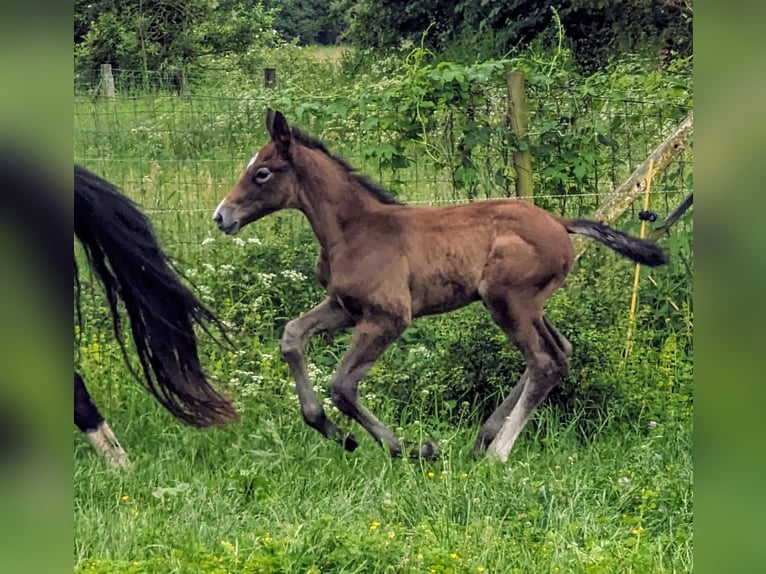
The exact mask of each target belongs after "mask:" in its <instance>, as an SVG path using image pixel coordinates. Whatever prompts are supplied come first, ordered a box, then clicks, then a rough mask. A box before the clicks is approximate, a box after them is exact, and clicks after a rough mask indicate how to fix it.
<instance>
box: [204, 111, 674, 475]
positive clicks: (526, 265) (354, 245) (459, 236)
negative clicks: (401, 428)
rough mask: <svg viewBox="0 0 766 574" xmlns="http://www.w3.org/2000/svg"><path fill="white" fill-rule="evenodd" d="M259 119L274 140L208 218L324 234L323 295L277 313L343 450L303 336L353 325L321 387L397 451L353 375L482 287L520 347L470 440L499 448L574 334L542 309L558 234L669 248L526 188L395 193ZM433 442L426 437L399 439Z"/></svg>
mask: <svg viewBox="0 0 766 574" xmlns="http://www.w3.org/2000/svg"><path fill="white" fill-rule="evenodd" d="M266 127H267V129H268V132H269V134H270V136H271V141H269V142H268V143H267V144H266V145H265V146H264V147H263V148H261V149H260V150H259V151H258V153H256V154H255V155H254V156H253V158H252V159H251V160H250V162H249V163H248V165H247V167H246V169H245V171H244V173H243V174H242V176H241V178H240V179H239V181H238V182H237V184H236V185H235V186H234V188H233V189H232V190H231V191H230V192H229V194H228V195H227V196H226V197H225V198H224V199H223V201H221V203H220V204H219V206H218V207H217V209H216V210H215V213H214V215H213V219H214V220H215V222H216V223H217V225H218V227H219V228H220V229H221V230H222V231H224V232H225V233H228V234H230V235H234V234H236V233H237V232H238V231H239V230H240V229H242V228H243V227H244V226H245V225H247V224H248V223H251V222H253V221H256V220H258V219H260V218H261V217H263V216H265V215H267V214H269V213H273V212H275V211H278V210H281V209H287V208H294V209H298V210H300V211H302V212H303V214H304V215H305V216H306V217H307V218H308V220H309V223H310V224H311V227H312V229H313V231H314V233H315V235H316V237H317V239H318V240H319V244H320V246H321V249H320V255H319V261H318V264H317V276H318V279H319V281H320V283H321V284H322V285H323V286H324V287H325V288H326V290H327V298H326V299H325V300H324V301H323V302H322V303H320V304H319V305H317V306H316V307H314V308H313V309H311V310H310V311H308V312H307V313H306V314H304V315H303V316H301V317H299V318H297V319H294V320H292V321H290V322H289V323H288V324H287V326H286V327H285V331H284V335H283V337H282V342H281V349H282V354H283V356H284V359H285V361H286V362H287V363H288V365H289V367H290V372H291V373H292V376H293V378H294V379H295V388H296V391H297V393H298V397H299V399H300V404H301V413H302V414H303V418H304V420H305V421H306V422H307V423H308V424H309V425H310V426H312V427H314V428H315V429H317V430H318V431H319V432H320V433H322V434H323V435H324V436H326V437H328V438H332V439H333V440H335V441H337V442H339V443H340V444H342V445H343V446H344V447H345V448H346V449H347V450H350V451H351V450H354V449H355V448H356V446H357V441H356V439H355V438H354V436H353V435H352V434H350V433H349V432H347V431H345V430H344V429H342V428H340V427H338V426H336V425H335V423H334V422H332V421H331V420H330V419H329V418H328V417H327V414H326V413H325V411H324V409H323V408H322V403H321V402H320V401H319V400H318V398H317V396H316V393H315V392H314V390H313V388H312V384H311V381H309V377H308V373H307V370H306V359H305V349H306V346H307V343H308V341H309V339H310V338H311V337H312V336H313V335H315V334H317V333H319V332H321V331H333V330H337V329H341V328H346V327H353V328H354V331H353V339H352V342H351V346H350V347H349V349H348V351H347V353H346V355H345V356H344V358H343V361H342V362H341V364H340V367H339V368H338V370H337V372H336V373H335V375H334V377H333V379H332V382H331V383H330V389H329V390H330V396H331V397H332V400H333V402H334V403H335V405H336V406H337V407H338V409H339V410H340V411H341V412H342V413H344V414H346V415H348V416H349V417H352V418H353V419H355V420H356V421H357V422H358V423H359V424H361V425H362V426H363V427H364V428H365V429H366V430H367V432H369V433H370V434H371V435H372V436H373V437H374V438H375V439H376V440H377V441H378V442H380V443H382V444H384V445H385V446H386V447H388V449H389V451H390V453H391V455H393V456H400V455H401V454H402V450H403V448H404V444H403V442H402V441H401V440H400V439H399V437H397V436H396V435H395V434H394V433H393V432H392V431H391V430H390V429H389V428H387V427H386V426H385V425H384V424H383V423H382V422H381V421H380V420H378V418H376V417H375V415H373V414H372V413H371V412H370V411H368V410H367V409H366V408H364V406H362V404H361V403H360V402H359V397H358V393H357V389H358V385H359V381H360V380H361V379H362V378H363V377H364V376H365V374H366V373H367V371H368V370H369V369H370V367H371V366H372V365H373V363H375V361H376V360H377V359H378V357H380V355H381V354H382V353H383V351H385V349H386V347H388V345H390V344H391V343H392V342H393V341H394V340H395V339H396V338H397V337H398V336H399V335H400V334H401V333H402V331H404V330H405V329H406V328H407V326H408V325H409V324H410V322H411V321H412V320H413V319H414V318H416V317H420V316H423V315H430V314H436V313H444V312H447V311H452V310H454V309H458V308H460V307H463V306H465V305H468V304H469V303H472V302H474V301H479V300H481V301H482V302H483V303H484V305H485V306H486V308H487V309H488V310H489V312H490V313H491V315H492V318H493V320H494V321H495V322H496V323H497V324H498V326H499V327H500V328H501V329H502V330H503V331H504V332H505V333H506V335H507V336H508V338H509V339H510V340H511V341H512V342H513V343H515V344H516V346H517V347H518V348H519V350H520V351H521V352H522V353H523V354H524V357H525V359H526V370H525V371H524V374H523V375H522V377H521V379H520V380H519V382H518V383H517V384H516V386H515V387H514V388H513V390H512V391H511V393H510V395H509V396H508V397H507V398H506V399H505V400H504V401H503V403H502V404H501V405H500V406H499V407H498V408H497V410H496V411H495V412H494V413H493V414H492V415H491V416H490V417H489V419H488V420H487V421H486V422H485V423H484V425H483V426H482V427H481V430H480V431H479V436H478V438H477V439H476V444H475V446H474V452H475V453H476V454H479V453H481V452H482V451H483V450H484V449H488V450H489V453H491V454H493V455H496V456H497V457H499V458H500V459H501V460H503V461H505V460H507V458H508V453H509V451H510V449H511V447H512V446H513V443H514V441H515V440H516V438H517V437H518V436H519V433H520V432H521V431H522V429H523V428H524V426H525V425H526V423H527V421H528V420H529V417H530V415H531V413H532V411H533V410H534V409H535V407H537V405H539V404H540V402H541V401H542V400H543V399H544V398H545V396H546V395H547V394H548V392H549V391H550V390H551V388H552V387H553V386H555V385H556V384H557V383H558V381H559V380H560V379H561V377H562V376H564V375H565V374H566V372H567V360H568V356H569V355H570V354H571V352H572V346H571V345H570V343H569V341H567V339H566V338H565V337H564V336H563V335H561V333H559V332H558V331H557V330H556V328H555V327H554V326H553V325H552V324H551V322H550V321H549V320H548V319H547V318H546V317H545V316H544V315H543V310H542V309H543V304H544V302H545V301H546V299H548V297H550V296H551V294H552V293H553V292H554V291H555V290H556V289H557V288H558V287H560V286H561V285H562V283H563V282H564V278H565V277H566V276H567V274H568V273H569V270H570V269H571V267H572V262H573V260H574V251H573V247H572V242H571V240H570V238H569V234H570V233H579V234H583V235H587V236H589V237H592V238H593V239H595V240H597V241H599V242H601V243H603V244H605V245H607V246H608V247H610V248H612V249H614V250H615V251H617V252H618V253H620V254H621V255H623V256H625V257H628V258H630V259H632V260H633V261H636V262H639V263H642V264H644V265H650V266H654V265H660V264H662V263H665V261H666V258H665V254H664V253H663V252H662V250H661V249H660V248H659V247H658V246H657V245H655V244H654V243H653V242H650V241H645V240H642V239H638V238H635V237H631V236H629V235H627V234H625V233H623V232H621V231H617V230H614V229H612V228H610V227H608V226H606V225H603V224H600V223H597V222H594V221H588V220H583V219H566V218H564V217H559V216H557V215H554V214H552V213H548V212H547V211H545V210H543V209H541V208H539V207H536V206H534V205H532V204H529V203H526V202H523V201H516V200H512V199H507V200H490V201H477V202H473V203H469V204H465V205H456V206H450V207H422V206H409V205H402V204H400V203H399V202H398V201H396V200H395V199H394V198H393V197H391V196H390V195H389V194H388V193H387V192H386V191H385V190H383V189H381V188H380V187H378V186H377V185H375V184H374V183H372V182H371V181H370V180H369V179H367V178H366V177H364V176H362V175H359V174H358V173H356V172H355V171H354V169H353V168H352V167H351V166H349V164H348V163H346V162H345V161H344V160H343V159H341V158H339V157H337V156H335V155H333V154H331V153H330V152H329V151H328V150H327V148H326V147H325V146H324V144H323V143H322V142H320V141H318V140H316V139H313V138H310V137H308V136H307V135H305V134H303V133H301V132H300V131H299V130H297V129H295V128H290V126H288V124H287V121H286V120H285V118H284V116H283V115H282V114H281V113H280V112H276V111H272V110H268V112H267V115H266ZM437 454H438V449H437V447H436V445H435V444H433V443H432V442H430V441H429V442H427V443H425V444H423V445H419V446H417V447H415V448H413V449H412V450H411V452H410V456H421V457H426V458H430V457H435V456H437Z"/></svg>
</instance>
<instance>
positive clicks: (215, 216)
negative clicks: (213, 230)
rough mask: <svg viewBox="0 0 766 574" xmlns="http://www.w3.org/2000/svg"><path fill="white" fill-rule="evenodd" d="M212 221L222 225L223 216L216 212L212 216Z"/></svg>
mask: <svg viewBox="0 0 766 574" xmlns="http://www.w3.org/2000/svg"><path fill="white" fill-rule="evenodd" d="M213 221H215V222H216V223H217V224H218V225H221V223H223V215H221V214H220V213H218V212H217V211H216V212H215V214H213Z"/></svg>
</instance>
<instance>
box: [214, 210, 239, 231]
mask: <svg viewBox="0 0 766 574" xmlns="http://www.w3.org/2000/svg"><path fill="white" fill-rule="evenodd" d="M224 211H226V208H225V207H223V206H222V205H219V206H218V208H217V209H216V210H215V213H213V221H215V223H216V225H217V226H218V229H220V230H221V231H223V232H224V233H226V234H227V235H236V233H237V232H238V231H239V220H236V219H235V220H234V221H227V218H226V217H225V216H224Z"/></svg>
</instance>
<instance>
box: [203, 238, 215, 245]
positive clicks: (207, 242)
mask: <svg viewBox="0 0 766 574" xmlns="http://www.w3.org/2000/svg"><path fill="white" fill-rule="evenodd" d="M214 241H215V239H213V238H212V237H205V239H203V240H202V245H208V244H210V243H213V242H214Z"/></svg>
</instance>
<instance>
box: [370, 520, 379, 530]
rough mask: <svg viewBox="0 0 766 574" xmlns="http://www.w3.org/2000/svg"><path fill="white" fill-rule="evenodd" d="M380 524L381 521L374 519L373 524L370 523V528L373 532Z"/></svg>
mask: <svg viewBox="0 0 766 574" xmlns="http://www.w3.org/2000/svg"><path fill="white" fill-rule="evenodd" d="M378 526H380V522H379V521H377V520H373V521H372V524H370V530H372V531H373V532H374V531H375V530H377V529H378Z"/></svg>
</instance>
